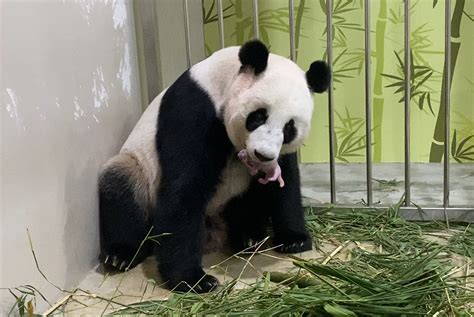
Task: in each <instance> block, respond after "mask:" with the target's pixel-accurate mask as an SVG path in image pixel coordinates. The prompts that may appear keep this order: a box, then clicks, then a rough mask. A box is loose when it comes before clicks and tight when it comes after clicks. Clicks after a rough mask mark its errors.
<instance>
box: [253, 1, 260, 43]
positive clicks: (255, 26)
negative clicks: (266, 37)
mask: <svg viewBox="0 0 474 317" xmlns="http://www.w3.org/2000/svg"><path fill="white" fill-rule="evenodd" d="M252 13H253V37H254V38H255V39H257V40H258V39H259V38H260V29H259V28H258V0H253V1H252Z"/></svg>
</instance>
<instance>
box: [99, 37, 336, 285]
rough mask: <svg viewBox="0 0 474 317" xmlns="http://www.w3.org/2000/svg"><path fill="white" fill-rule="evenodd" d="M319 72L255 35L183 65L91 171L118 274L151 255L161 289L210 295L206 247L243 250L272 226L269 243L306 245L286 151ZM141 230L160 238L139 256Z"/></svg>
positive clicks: (319, 65)
mask: <svg viewBox="0 0 474 317" xmlns="http://www.w3.org/2000/svg"><path fill="white" fill-rule="evenodd" d="M329 80H330V71H329V68H328V67H327V65H326V64H325V63H324V62H321V61H316V62H314V63H312V64H311V66H310V69H309V70H308V71H307V72H306V73H305V72H304V71H303V70H301V69H300V68H299V67H298V66H297V65H296V64H295V63H294V62H292V61H291V60H289V59H287V58H284V57H281V56H278V55H274V54H269V52H268V49H267V48H266V47H265V45H264V44H262V43H261V42H259V41H251V42H247V43H246V44H245V45H243V46H242V47H229V48H225V49H222V50H220V51H217V52H215V53H214V54H212V56H210V57H209V58H207V59H205V60H204V61H202V62H200V63H198V64H196V65H194V66H192V67H191V68H190V69H189V70H187V71H186V72H184V73H183V74H182V75H181V76H180V77H179V78H178V79H177V80H176V82H175V83H173V84H172V85H171V86H170V87H169V88H167V89H166V90H165V91H163V92H162V93H161V94H160V95H158V96H157V97H156V98H155V99H154V100H153V102H152V103H151V104H150V106H149V107H148V108H147V109H146V111H145V112H144V114H143V115H142V117H141V119H140V120H139V122H138V123H137V125H136V127H135V128H134V130H133V131H132V133H131V134H130V136H129V137H128V139H127V141H126V142H125V144H124V145H123V147H122V149H121V151H120V153H119V154H118V155H116V156H115V157H113V158H111V159H110V160H109V161H108V162H107V163H106V164H105V165H104V167H103V169H102V171H101V174H100V177H99V195H100V196H99V199H100V200H99V201H100V229H101V255H100V260H101V262H103V263H104V265H105V266H106V267H109V268H110V267H114V268H116V269H119V270H122V271H123V270H125V269H127V268H132V267H134V266H136V265H137V264H139V263H140V262H141V261H143V260H144V259H145V258H146V257H147V256H149V255H151V254H153V253H154V254H155V255H156V257H157V260H158V263H159V264H158V270H159V272H160V274H161V276H162V278H163V280H164V281H166V285H167V286H168V287H169V288H170V289H173V290H176V291H182V292H185V291H189V290H192V291H195V292H209V291H211V290H213V289H214V288H215V287H216V286H217V285H218V281H217V279H216V278H215V277H213V276H211V275H207V274H206V273H205V272H204V271H203V269H202V265H201V258H202V255H203V253H204V251H205V250H206V249H212V250H216V249H222V248H223V247H224V245H225V246H228V247H231V248H232V250H233V251H241V250H243V249H246V248H249V247H252V246H253V245H254V244H255V243H256V242H258V241H261V240H262V239H264V238H265V237H266V236H267V234H268V233H267V229H268V226H271V228H272V230H271V231H272V232H273V237H272V243H273V245H275V246H276V247H277V248H276V250H277V251H279V252H284V253H297V252H303V251H307V250H310V249H311V247H312V246H311V238H310V236H309V234H308V231H307V230H306V228H305V223H304V215H303V208H302V205H301V193H300V177H299V170H298V162H297V157H296V150H297V148H298V146H300V145H301V144H302V142H303V140H304V138H305V137H306V136H307V134H308V131H309V128H310V122H311V115H312V111H313V98H312V93H313V92H317V93H321V92H323V91H325V90H326V89H327V87H328V84H329ZM147 234H150V235H153V236H158V235H161V236H159V237H157V238H156V239H155V240H158V242H159V243H156V242H153V241H151V240H147V242H146V243H145V244H144V245H143V246H141V248H140V251H139V252H138V253H137V250H138V249H139V247H140V245H141V242H142V241H143V240H144V238H145V237H146V236H147Z"/></svg>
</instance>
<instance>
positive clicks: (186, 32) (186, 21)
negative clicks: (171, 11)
mask: <svg viewBox="0 0 474 317" xmlns="http://www.w3.org/2000/svg"><path fill="white" fill-rule="evenodd" d="M183 15H184V38H185V41H186V61H187V63H188V67H191V39H190V38H189V8H188V0H183Z"/></svg>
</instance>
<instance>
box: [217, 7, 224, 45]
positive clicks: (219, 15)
mask: <svg viewBox="0 0 474 317" xmlns="http://www.w3.org/2000/svg"><path fill="white" fill-rule="evenodd" d="M217 26H218V28H219V46H220V48H224V47H225V43H224V11H223V10H222V0H217Z"/></svg>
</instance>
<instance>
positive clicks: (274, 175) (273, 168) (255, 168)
mask: <svg viewBox="0 0 474 317" xmlns="http://www.w3.org/2000/svg"><path fill="white" fill-rule="evenodd" d="M237 157H238V158H239V160H240V161H241V162H242V163H243V164H244V165H245V166H246V167H247V169H248V170H249V173H250V175H252V176H255V175H257V173H258V172H263V173H264V174H265V177H264V178H259V179H258V182H259V183H261V184H268V183H269V182H275V181H278V183H279V184H280V187H283V186H285V181H284V180H283V178H282V176H281V168H280V165H278V160H275V161H272V162H266V163H262V162H260V161H257V160H255V159H253V158H252V157H251V155H250V154H249V152H248V151H247V150H246V149H243V150H241V151H240V152H239V153H238V154H237Z"/></svg>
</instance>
